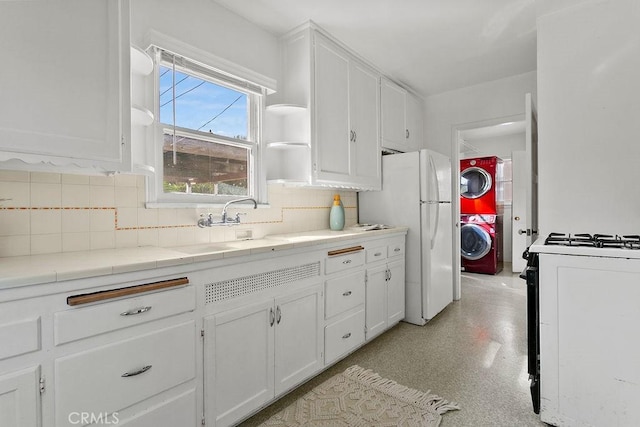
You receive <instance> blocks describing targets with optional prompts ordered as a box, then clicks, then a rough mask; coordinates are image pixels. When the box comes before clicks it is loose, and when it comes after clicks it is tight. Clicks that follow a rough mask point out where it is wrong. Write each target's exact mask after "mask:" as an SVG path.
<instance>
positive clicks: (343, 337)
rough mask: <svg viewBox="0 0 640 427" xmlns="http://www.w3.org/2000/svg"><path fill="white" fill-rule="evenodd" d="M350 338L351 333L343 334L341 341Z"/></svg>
mask: <svg viewBox="0 0 640 427" xmlns="http://www.w3.org/2000/svg"><path fill="white" fill-rule="evenodd" d="M350 336H351V332H347V333H346V334H344V335H343V336H342V339H343V340H346V339H347V338H349V337H350Z"/></svg>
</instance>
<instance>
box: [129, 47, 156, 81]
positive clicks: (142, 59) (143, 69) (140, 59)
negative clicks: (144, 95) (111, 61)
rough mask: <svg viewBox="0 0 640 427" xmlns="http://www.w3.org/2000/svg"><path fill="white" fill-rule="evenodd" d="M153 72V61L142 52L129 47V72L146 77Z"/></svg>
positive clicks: (137, 48)
mask: <svg viewBox="0 0 640 427" xmlns="http://www.w3.org/2000/svg"><path fill="white" fill-rule="evenodd" d="M152 71H153V59H151V56H149V54H148V53H147V52H145V51H144V50H142V49H140V48H139V47H136V46H131V72H132V73H134V74H139V75H141V76H148V75H149V74H151V72H152Z"/></svg>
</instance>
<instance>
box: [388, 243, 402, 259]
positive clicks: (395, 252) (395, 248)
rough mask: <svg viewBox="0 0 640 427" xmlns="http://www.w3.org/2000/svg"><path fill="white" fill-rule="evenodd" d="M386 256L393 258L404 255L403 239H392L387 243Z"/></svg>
mask: <svg viewBox="0 0 640 427" xmlns="http://www.w3.org/2000/svg"><path fill="white" fill-rule="evenodd" d="M387 251H388V252H387V253H388V255H387V257H388V258H395V257H399V256H404V239H394V240H392V241H391V243H389V246H388V247H387Z"/></svg>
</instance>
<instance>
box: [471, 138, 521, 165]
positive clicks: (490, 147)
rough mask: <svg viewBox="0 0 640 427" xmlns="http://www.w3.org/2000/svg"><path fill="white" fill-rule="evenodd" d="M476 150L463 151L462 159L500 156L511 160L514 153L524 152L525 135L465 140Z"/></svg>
mask: <svg viewBox="0 0 640 427" xmlns="http://www.w3.org/2000/svg"><path fill="white" fill-rule="evenodd" d="M465 142H467V143H468V144H469V145H471V146H472V147H474V148H475V150H469V149H468V148H467V149H465V150H461V153H460V158H470V157H485V156H498V157H500V158H501V159H510V158H511V152H512V151H524V149H525V148H526V147H525V134H524V133H515V134H511V135H499V136H492V137H488V138H482V139H471V140H465Z"/></svg>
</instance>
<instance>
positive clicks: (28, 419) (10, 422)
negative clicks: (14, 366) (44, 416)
mask: <svg viewBox="0 0 640 427" xmlns="http://www.w3.org/2000/svg"><path fill="white" fill-rule="evenodd" d="M39 377H40V368H39V367H34V368H29V369H26V370H23V371H20V372H15V373H12V374H8V375H3V376H0V427H36V426H39V425H40V393H39V384H38V382H39Z"/></svg>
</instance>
